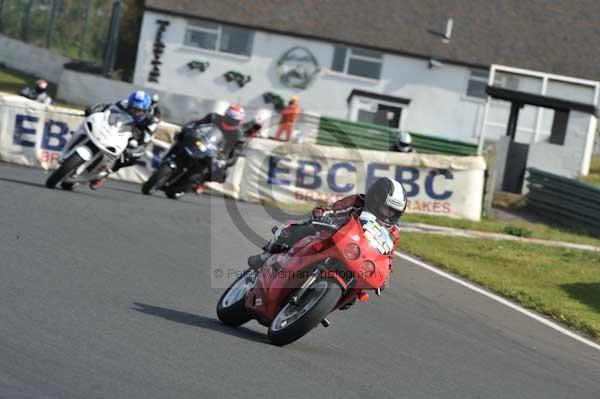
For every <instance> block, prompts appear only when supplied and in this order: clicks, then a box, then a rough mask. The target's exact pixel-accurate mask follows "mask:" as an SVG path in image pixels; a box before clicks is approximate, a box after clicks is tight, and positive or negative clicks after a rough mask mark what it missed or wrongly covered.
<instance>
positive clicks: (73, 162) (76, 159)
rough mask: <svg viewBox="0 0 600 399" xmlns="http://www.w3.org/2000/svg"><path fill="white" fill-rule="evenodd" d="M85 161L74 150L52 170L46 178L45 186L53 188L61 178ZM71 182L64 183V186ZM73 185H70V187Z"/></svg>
mask: <svg viewBox="0 0 600 399" xmlns="http://www.w3.org/2000/svg"><path fill="white" fill-rule="evenodd" d="M84 162H85V161H84V160H83V158H81V157H80V156H79V154H77V153H76V152H75V153H73V155H71V156H70V157H69V158H67V159H65V160H64V161H63V163H62V164H61V165H60V166H59V167H58V169H56V170H54V171H53V172H52V173H51V174H50V176H48V179H47V180H46V187H48V188H54V187H56V185H57V184H58V183H60V181H61V180H63V179H64V178H65V177H68V176H69V175H70V174H72V173H73V172H75V171H76V170H77V168H78V167H80V166H81V165H83V163H84ZM70 184H71V183H65V186H69V185H70ZM72 187H73V186H72V185H71V188H72Z"/></svg>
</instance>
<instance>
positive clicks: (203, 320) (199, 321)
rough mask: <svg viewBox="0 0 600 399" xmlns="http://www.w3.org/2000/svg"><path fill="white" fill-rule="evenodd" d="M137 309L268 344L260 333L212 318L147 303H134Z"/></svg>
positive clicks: (134, 308)
mask: <svg viewBox="0 0 600 399" xmlns="http://www.w3.org/2000/svg"><path fill="white" fill-rule="evenodd" d="M133 304H134V305H135V306H137V307H132V308H131V309H133V310H137V311H138V312H140V313H145V314H149V315H151V316H156V317H162V318H163V319H166V320H169V321H174V322H175V323H180V324H186V325H188V326H194V327H200V328H205V329H208V330H213V331H217V332H220V333H223V334H227V335H231V336H234V337H238V338H243V339H246V340H248V341H253V342H260V343H263V344H264V343H268V342H269V340H268V339H267V337H266V336H265V335H263V334H261V333H259V332H256V331H253V330H250V329H249V328H245V327H237V328H234V327H230V326H226V325H224V324H222V323H221V322H220V321H219V320H217V319H213V318H210V317H205V316H199V315H195V314H192V313H187V312H181V311H179V310H175V309H168V308H161V307H159V306H153V305H148V304H146V303H139V302H134V303H133Z"/></svg>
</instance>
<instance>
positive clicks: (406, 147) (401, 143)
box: [396, 132, 413, 152]
mask: <svg viewBox="0 0 600 399" xmlns="http://www.w3.org/2000/svg"><path fill="white" fill-rule="evenodd" d="M396 150H397V151H399V152H412V151H413V147H412V137H411V136H410V133H408V132H398V135H397V136H396Z"/></svg>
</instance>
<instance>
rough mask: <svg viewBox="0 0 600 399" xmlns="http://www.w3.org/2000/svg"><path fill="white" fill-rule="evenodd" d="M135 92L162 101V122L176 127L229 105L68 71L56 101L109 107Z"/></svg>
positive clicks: (62, 78)
mask: <svg viewBox="0 0 600 399" xmlns="http://www.w3.org/2000/svg"><path fill="white" fill-rule="evenodd" d="M134 90H147V91H148V92H149V93H158V94H159V95H160V98H161V101H160V106H161V111H162V113H163V119H165V120H166V121H169V122H172V123H177V124H183V123H185V122H188V121H190V120H192V119H194V118H200V117H202V116H204V115H206V114H207V113H209V112H213V111H223V110H224V109H225V108H226V107H227V105H228V104H227V103H225V102H221V101H215V100H206V99H200V98H196V97H189V96H185V95H181V94H173V93H167V92H164V91H161V90H156V89H154V88H151V89H149V88H146V87H144V86H139V85H133V84H131V83H127V82H121V81H118V80H111V79H106V78H104V77H101V76H98V75H92V74H87V73H82V72H76V71H70V70H68V69H66V70H64V72H63V74H62V76H61V78H60V82H59V86H58V94H57V97H58V99H59V100H63V101H66V102H69V103H74V104H81V105H84V106H88V105H92V104H96V103H99V102H105V103H109V102H115V101H117V100H120V99H125V98H127V97H128V96H129V94H131V92H133V91H134Z"/></svg>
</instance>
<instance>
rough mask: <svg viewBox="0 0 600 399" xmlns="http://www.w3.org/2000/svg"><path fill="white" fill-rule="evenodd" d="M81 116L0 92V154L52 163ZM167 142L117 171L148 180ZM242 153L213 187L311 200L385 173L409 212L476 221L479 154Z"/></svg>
mask: <svg viewBox="0 0 600 399" xmlns="http://www.w3.org/2000/svg"><path fill="white" fill-rule="evenodd" d="M82 120H83V116H82V113H81V112H80V111H75V110H71V109H66V108H59V107H52V106H45V105H42V104H39V103H36V102H33V101H30V100H27V99H25V98H22V97H18V96H12V95H0V159H1V160H3V161H6V162H13V163H18V164H21V165H29V166H36V167H41V168H43V169H52V168H54V167H56V165H57V160H58V157H59V154H60V151H61V150H62V148H63V146H64V145H65V144H66V143H67V142H68V140H69V138H70V136H71V133H72V131H73V130H75V129H77V128H78V126H79V124H80V123H81V121H82ZM159 129H160V130H161V131H160V132H159V133H157V135H161V136H163V137H164V135H165V134H167V135H169V136H171V137H172V135H173V133H174V132H175V131H176V130H177V126H175V125H170V124H164V123H162V124H161V125H160V126H159ZM168 147H169V144H168V143H166V142H155V143H152V144H151V145H150V146H149V148H148V151H147V152H146V155H147V156H146V159H144V160H143V161H142V162H141V163H140V165H137V166H135V167H130V168H124V169H121V170H120V171H119V172H118V173H117V174H116V175H115V176H114V177H116V178H117V179H123V180H128V181H132V182H138V183H141V182H143V181H145V180H146V179H147V178H148V177H149V175H150V174H151V173H152V170H153V169H155V168H157V167H158V165H159V163H160V159H161V157H162V155H164V153H165V151H166V150H167V149H168ZM244 154H245V156H244V157H242V158H240V159H239V160H238V162H236V164H235V166H234V168H233V170H230V171H229V173H228V178H227V182H226V184H225V185H224V187H221V185H216V184H212V188H213V189H217V190H223V191H225V192H226V193H227V194H228V195H231V196H233V197H234V198H239V199H242V200H245V201H251V202H260V201H276V202H284V203H294V202H296V203H307V202H308V203H315V204H316V203H323V202H329V201H332V200H335V199H338V198H341V197H344V196H347V195H350V194H353V193H357V192H364V191H365V190H366V188H367V187H368V186H369V185H370V184H371V183H372V182H373V181H374V180H375V179H377V178H378V177H382V176H388V177H392V178H395V179H396V180H398V181H400V182H402V183H403V185H404V187H405V188H406V190H407V194H408V197H409V205H408V211H409V212H417V213H428V214H438V215H446V216H452V217H458V218H467V219H472V220H479V219H480V215H481V207H482V195H483V185H484V170H485V162H484V160H483V158H482V157H452V156H440V155H424V154H423V155H419V154H400V153H391V152H381V151H369V150H348V149H344V148H339V147H327V146H319V145H315V144H289V143H281V142H278V141H274V140H268V139H254V140H251V141H250V142H249V144H248V146H247V147H246V149H245V152H244ZM40 179H44V177H42V176H40Z"/></svg>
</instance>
